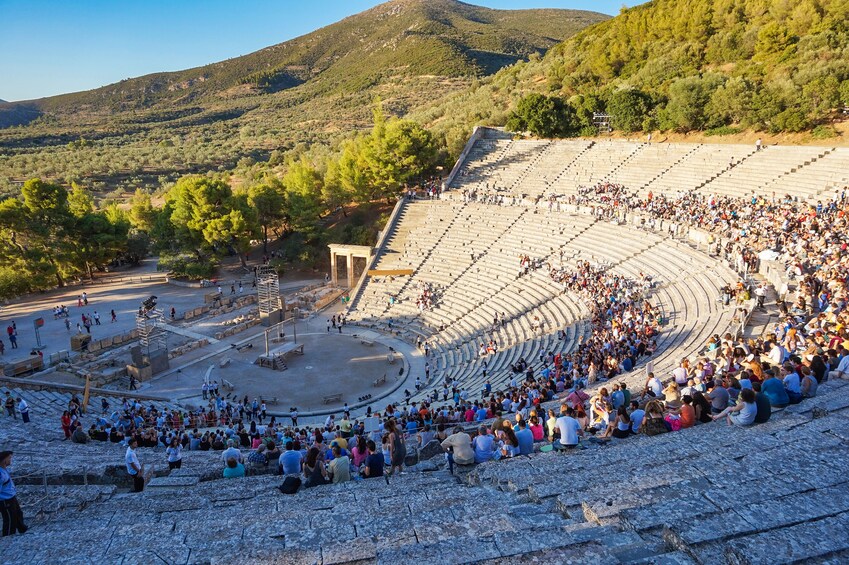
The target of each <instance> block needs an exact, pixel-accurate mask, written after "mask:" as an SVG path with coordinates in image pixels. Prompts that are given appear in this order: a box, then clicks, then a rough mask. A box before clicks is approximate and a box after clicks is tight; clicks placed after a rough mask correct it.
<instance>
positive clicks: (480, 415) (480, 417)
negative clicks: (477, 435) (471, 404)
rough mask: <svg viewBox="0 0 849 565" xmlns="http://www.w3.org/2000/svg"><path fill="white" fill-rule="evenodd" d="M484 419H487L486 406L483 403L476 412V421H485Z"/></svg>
mask: <svg viewBox="0 0 849 565" xmlns="http://www.w3.org/2000/svg"><path fill="white" fill-rule="evenodd" d="M484 420H486V406H483V405H482V406H481V407H480V408H478V411H477V412H475V421H476V422H483V421H484Z"/></svg>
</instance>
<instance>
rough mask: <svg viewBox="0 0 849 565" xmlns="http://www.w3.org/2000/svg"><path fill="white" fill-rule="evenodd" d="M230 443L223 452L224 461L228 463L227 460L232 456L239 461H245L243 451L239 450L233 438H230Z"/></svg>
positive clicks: (222, 458)
mask: <svg viewBox="0 0 849 565" xmlns="http://www.w3.org/2000/svg"><path fill="white" fill-rule="evenodd" d="M228 443H229V444H230V447H228V448H227V449H225V450H224V452H223V453H222V454H221V460H222V461H224V462H225V463H226V462H227V460H228V459H229V458H231V457H232V458H234V459H235V460H236V461H237V462H239V463H242V462H243V459H242V452H241V451H239V450H238V449H237V448H236V446H235V445H236V442H234V441H233V440H230V441H229V442H228Z"/></svg>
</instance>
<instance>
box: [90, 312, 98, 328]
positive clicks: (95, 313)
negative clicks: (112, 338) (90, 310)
mask: <svg viewBox="0 0 849 565" xmlns="http://www.w3.org/2000/svg"><path fill="white" fill-rule="evenodd" d="M91 317H92V318H94V325H95V326H99V325H100V314H98V313H97V310H95V311H94V314H92V316H91Z"/></svg>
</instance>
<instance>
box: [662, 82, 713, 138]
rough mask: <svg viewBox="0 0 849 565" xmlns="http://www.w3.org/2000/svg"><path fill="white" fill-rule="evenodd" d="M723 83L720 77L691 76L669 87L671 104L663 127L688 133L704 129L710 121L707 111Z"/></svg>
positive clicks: (666, 109) (669, 103)
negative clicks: (709, 103) (713, 96)
mask: <svg viewBox="0 0 849 565" xmlns="http://www.w3.org/2000/svg"><path fill="white" fill-rule="evenodd" d="M722 82H723V78H722V77H721V76H719V75H714V74H706V75H705V76H704V77H698V76H691V77H686V78H682V79H679V80H676V81H675V82H673V83H672V84H671V85H670V87H669V102H668V103H667V104H666V108H665V111H664V120H663V122H662V125H664V126H665V127H666V128H669V129H675V130H677V131H681V132H688V131H694V130H700V129H703V128H704V127H705V126H706V125H707V124H708V120H709V116H708V114H707V112H706V111H705V110H706V108H707V105H708V102H709V101H710V98H711V95H712V94H713V92H714V90H716V88H718V87H719V85H721V84H722Z"/></svg>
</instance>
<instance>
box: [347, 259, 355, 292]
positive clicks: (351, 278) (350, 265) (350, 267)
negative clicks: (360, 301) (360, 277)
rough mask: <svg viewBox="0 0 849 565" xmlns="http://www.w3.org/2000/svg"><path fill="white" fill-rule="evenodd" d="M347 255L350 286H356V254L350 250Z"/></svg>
mask: <svg viewBox="0 0 849 565" xmlns="http://www.w3.org/2000/svg"><path fill="white" fill-rule="evenodd" d="M346 257H347V259H348V288H354V255H353V254H351V253H350V252H349V253H348V255H347V256H346Z"/></svg>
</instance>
